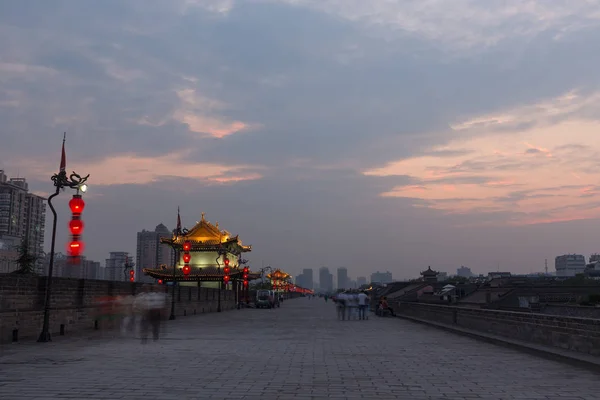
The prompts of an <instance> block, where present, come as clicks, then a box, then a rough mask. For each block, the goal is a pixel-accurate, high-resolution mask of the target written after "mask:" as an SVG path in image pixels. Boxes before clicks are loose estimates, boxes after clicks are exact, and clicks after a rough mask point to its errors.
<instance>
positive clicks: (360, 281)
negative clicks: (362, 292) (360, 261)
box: [356, 276, 367, 287]
mask: <svg viewBox="0 0 600 400" xmlns="http://www.w3.org/2000/svg"><path fill="white" fill-rule="evenodd" d="M366 284H367V278H365V277H364V276H359V277H358V278H356V285H357V286H358V287H361V286H363V285H366Z"/></svg>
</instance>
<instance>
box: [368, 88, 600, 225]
mask: <svg viewBox="0 0 600 400" xmlns="http://www.w3.org/2000/svg"><path fill="white" fill-rule="evenodd" d="M566 99H568V100H566ZM543 104H544V105H545V106H544V107H540V106H539V105H533V106H525V107H523V108H521V109H515V110H513V111H511V112H504V113H502V115H505V116H507V117H506V118H505V119H504V120H505V121H511V122H510V124H511V127H512V129H509V130H506V129H500V128H501V126H502V124H503V123H499V122H493V123H491V124H484V125H481V124H480V123H479V122H476V123H471V122H469V123H466V124H461V125H459V126H458V130H459V131H462V130H465V129H466V130H470V131H473V132H471V134H470V135H468V136H462V137H461V135H457V136H456V139H454V140H453V141H451V142H450V144H448V145H447V146H446V147H443V148H433V149H431V150H429V151H428V152H426V153H425V155H423V156H415V157H410V158H407V159H403V160H400V161H397V162H393V163H390V164H388V165H387V166H384V167H381V168H373V169H370V170H366V171H365V172H364V173H365V175H367V176H393V175H408V176H411V177H412V178H414V179H415V180H416V181H417V182H419V183H418V184H417V185H414V184H412V185H406V186H397V187H395V188H393V189H392V190H389V191H385V192H383V193H382V196H385V197H405V198H414V199H419V200H420V202H419V203H418V204H419V206H422V204H423V203H422V201H425V202H426V204H427V207H430V208H433V209H438V210H443V211H445V212H449V213H461V214H465V213H471V214H476V213H481V212H504V213H511V214H512V217H511V218H509V219H508V220H506V221H502V222H508V223H514V224H528V223H540V222H550V221H566V220H573V219H582V218H597V217H599V216H600V209H599V208H598V207H597V206H595V204H596V202H597V201H598V200H600V197H599V196H600V193H599V192H598V191H597V189H596V187H597V184H598V179H597V170H598V167H600V162H598V160H597V157H596V154H597V153H598V152H600V145H598V140H597V132H598V130H599V129H600V122H599V121H594V120H589V119H583V118H570V119H569V118H567V117H569V116H571V117H573V116H576V115H577V114H576V113H577V112H578V111H581V110H582V109H583V107H584V105H585V107H593V108H599V107H600V97H598V95H597V94H592V95H590V96H589V97H587V98H584V99H582V98H579V97H577V96H574V95H568V96H563V97H560V98H559V99H557V100H555V101H554V102H553V101H548V102H545V103H543ZM556 104H558V105H556ZM532 110H537V112H535V113H533V112H532ZM555 117H561V118H560V119H562V121H561V122H554V118H555ZM484 120H485V121H498V119H497V118H490V117H476V118H473V119H471V120H470V121H484ZM523 121H530V122H532V123H533V125H532V127H530V128H528V129H524V130H520V129H518V127H519V126H521V123H522V122H523ZM502 128H504V127H502ZM437 154H441V155H437ZM448 154H453V156H447V155H448ZM590 205H593V206H590ZM498 222H500V221H498Z"/></svg>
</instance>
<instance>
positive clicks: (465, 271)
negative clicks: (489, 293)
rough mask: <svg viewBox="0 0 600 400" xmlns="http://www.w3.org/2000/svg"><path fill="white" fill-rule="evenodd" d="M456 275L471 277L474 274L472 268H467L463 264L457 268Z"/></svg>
mask: <svg viewBox="0 0 600 400" xmlns="http://www.w3.org/2000/svg"><path fill="white" fill-rule="evenodd" d="M456 275H458V276H460V277H461V278H470V277H472V276H473V272H471V268H467V267H465V266H464V265H463V266H461V267H460V268H457V269H456Z"/></svg>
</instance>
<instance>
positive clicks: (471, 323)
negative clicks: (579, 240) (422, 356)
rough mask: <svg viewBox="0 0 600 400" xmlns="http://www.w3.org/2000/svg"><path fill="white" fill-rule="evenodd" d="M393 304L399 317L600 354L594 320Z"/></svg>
mask: <svg viewBox="0 0 600 400" xmlns="http://www.w3.org/2000/svg"><path fill="white" fill-rule="evenodd" d="M393 307H394V310H395V312H396V313H397V314H398V315H400V316H406V317H412V318H416V319H421V320H425V321H431V322H436V323H440V324H445V325H452V326H456V327H460V328H465V329H471V330H474V331H479V332H484V333H489V334H493V335H498V336H502V337H506V338H510V339H515V340H521V341H524V342H529V343H534V344H540V345H546V346H553V347H559V348H562V349H568V350H572V351H577V352H580V353H586V354H592V355H596V356H597V355H600V320H598V319H592V318H579V317H567V316H558V315H545V314H535V313H524V312H516V311H501V310H486V309H479V308H466V307H454V306H446V305H437V304H423V303H408V302H399V303H397V304H394V305H393Z"/></svg>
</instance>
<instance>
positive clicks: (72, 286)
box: [0, 275, 236, 344]
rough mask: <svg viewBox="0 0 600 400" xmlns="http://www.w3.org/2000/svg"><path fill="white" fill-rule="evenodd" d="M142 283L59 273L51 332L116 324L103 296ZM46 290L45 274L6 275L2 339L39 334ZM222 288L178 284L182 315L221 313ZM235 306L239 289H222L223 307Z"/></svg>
mask: <svg viewBox="0 0 600 400" xmlns="http://www.w3.org/2000/svg"><path fill="white" fill-rule="evenodd" d="M141 288H142V284H141V283H131V282H112V281H103V280H83V279H70V278H53V279H52V301H51V312H50V331H51V333H52V334H53V335H59V334H64V335H69V334H72V333H75V332H82V331H86V330H90V331H91V330H94V329H105V328H114V326H113V325H111V323H110V322H109V321H108V319H106V318H102V317H101V316H99V314H101V313H99V310H100V308H99V305H98V303H99V300H100V299H102V298H103V297H104V298H106V297H112V296H126V295H135V294H136V293H139V292H140V290H141ZM160 288H161V289H163V290H165V291H168V295H169V300H170V299H171V296H172V287H168V286H160ZM45 289H46V277H44V276H19V275H0V344H2V343H8V342H12V341H15V340H19V341H24V340H36V339H37V337H38V335H39V334H40V332H41V329H42V323H43V318H44V299H45ZM218 292H219V291H218V289H212V288H198V287H181V286H180V287H176V288H175V313H176V315H178V316H185V315H195V314H202V313H209V312H215V311H216V310H217V304H218ZM235 307H236V304H235V293H234V292H233V291H230V290H227V291H225V290H222V291H221V310H223V311H225V310H231V309H233V308H235ZM113 324H114V323H113Z"/></svg>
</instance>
